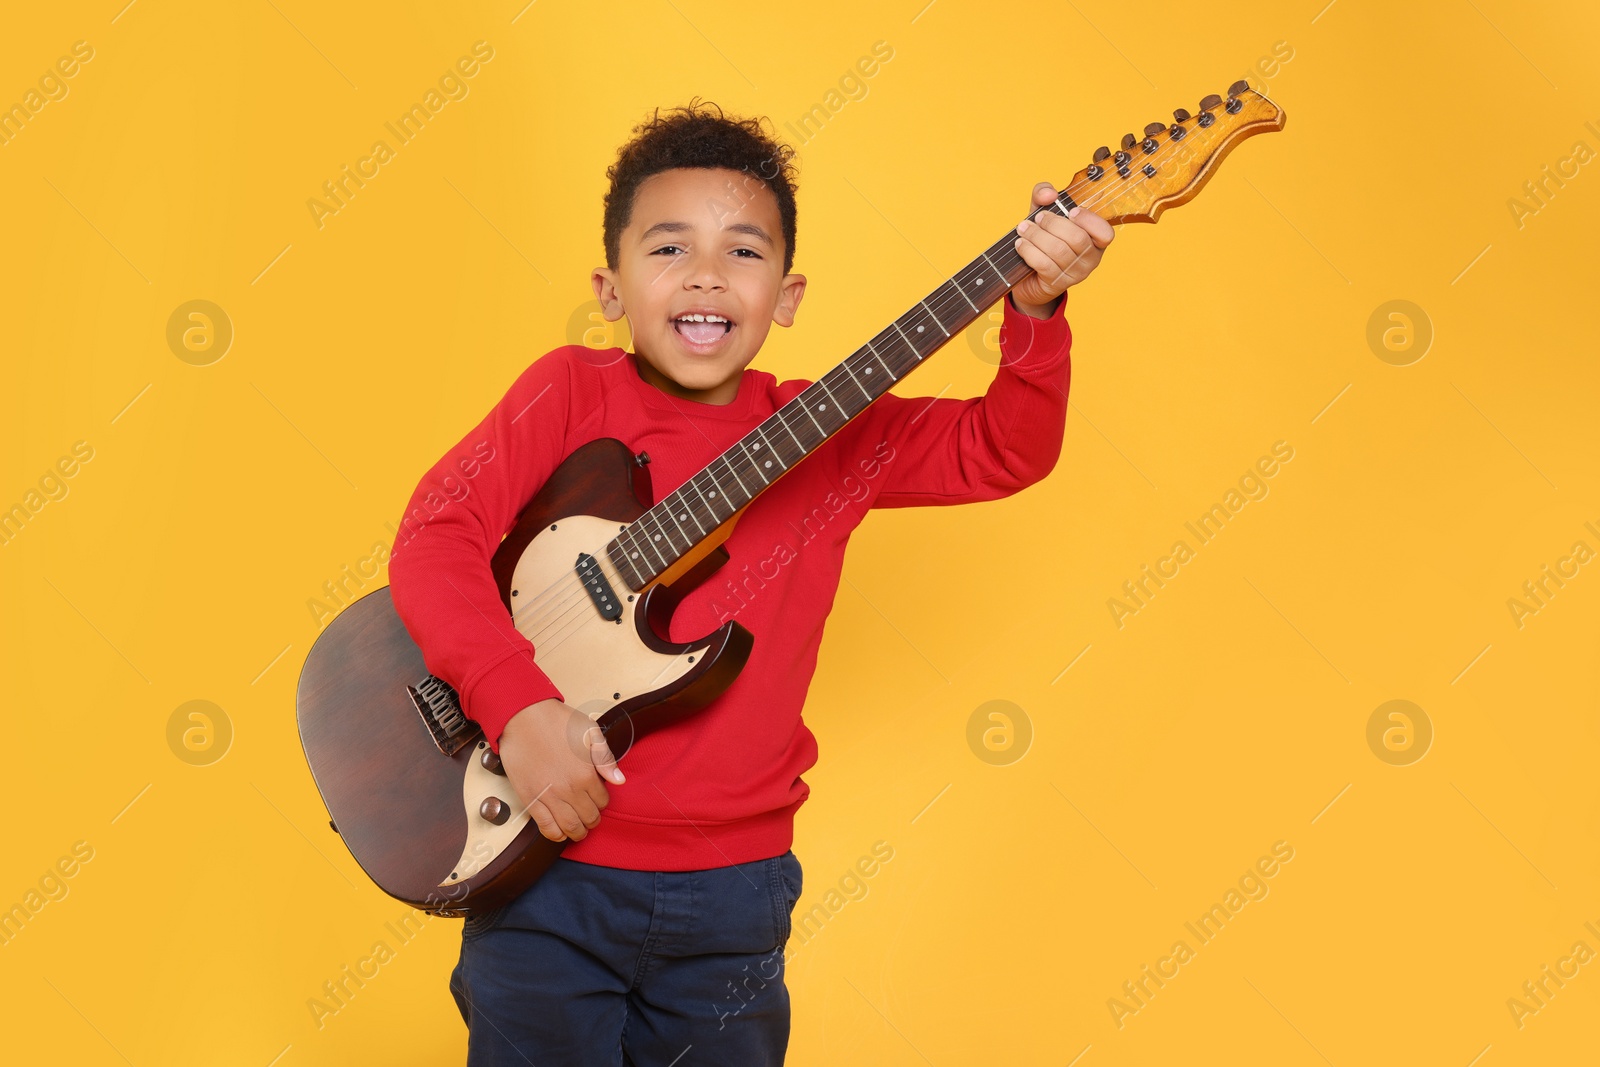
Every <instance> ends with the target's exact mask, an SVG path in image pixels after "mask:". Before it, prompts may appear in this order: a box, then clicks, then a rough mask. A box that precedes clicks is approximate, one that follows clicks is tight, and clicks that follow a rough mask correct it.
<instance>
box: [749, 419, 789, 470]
mask: <svg viewBox="0 0 1600 1067" xmlns="http://www.w3.org/2000/svg"><path fill="white" fill-rule="evenodd" d="M765 425H766V423H762V424H761V426H757V427H756V433H759V434H760V435H761V443H762V444H764V445H766V446H767V451H768V452H770V453H771V454H772V455H773V456H775V457H777V460H778V466H780V467H782V468H783V470H780V471H779V472H778V473H779V474H782V473H783V471H786V470H788V469H789V465H788V464H787V463H785V462H784V461H783V453H781V452H779V451H778V450H777V449H776V448H773V447H772V441H771V439H769V438H768V437H767V431H766V430H764V429H762V427H763V426H765ZM769 462H770V461H769ZM762 477H763V478H764V477H766V475H762Z"/></svg>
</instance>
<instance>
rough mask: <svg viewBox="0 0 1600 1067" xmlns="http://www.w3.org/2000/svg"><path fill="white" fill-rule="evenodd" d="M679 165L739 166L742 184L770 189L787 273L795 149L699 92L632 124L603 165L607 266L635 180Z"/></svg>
mask: <svg viewBox="0 0 1600 1067" xmlns="http://www.w3.org/2000/svg"><path fill="white" fill-rule="evenodd" d="M679 167H705V168H717V167H726V168H728V169H729V170H737V171H743V172H744V173H745V174H747V175H749V176H750V177H749V178H747V179H746V181H747V183H749V182H760V183H761V184H763V185H765V186H766V187H767V188H769V189H771V190H772V193H773V195H774V196H776V197H777V198H778V215H779V217H780V218H781V219H782V221H783V272H784V273H785V274H788V273H789V271H790V269H791V268H792V267H793V266H794V240H795V202H794V190H795V164H794V149H793V148H791V147H789V146H788V145H787V144H784V143H783V142H782V141H779V140H776V139H774V138H772V137H769V136H768V135H767V133H766V132H765V131H764V130H763V129H762V120H761V119H759V118H748V119H740V118H734V117H732V116H729V115H725V114H724V113H723V111H722V108H720V107H718V106H717V105H716V104H714V103H711V102H709V101H707V102H706V103H705V104H704V106H703V107H702V105H701V101H700V98H699V97H695V98H694V99H693V100H690V101H689V103H688V105H687V106H684V107H677V108H672V109H670V110H668V111H667V112H666V114H662V112H661V109H660V108H656V110H655V113H654V114H653V115H652V116H651V117H650V118H649V119H647V120H646V121H644V122H642V123H640V124H639V125H637V126H635V127H634V128H633V138H632V139H631V140H629V141H628V143H627V144H624V145H623V146H622V147H621V148H619V149H618V150H617V161H616V162H615V163H613V164H612V165H611V166H610V167H609V168H607V170H606V177H607V178H608V179H610V181H611V188H610V189H609V190H607V191H606V197H605V245H606V266H608V267H610V268H611V269H612V270H615V269H616V268H617V259H618V255H619V253H620V251H621V245H622V231H623V230H624V229H626V228H627V225H628V220H629V219H630V218H632V216H633V198H634V195H635V194H636V193H637V192H638V190H639V186H640V184H641V183H642V182H643V181H644V180H645V179H646V178H648V177H650V176H651V175H653V174H659V173H661V172H662V171H664V170H674V169H676V168H679Z"/></svg>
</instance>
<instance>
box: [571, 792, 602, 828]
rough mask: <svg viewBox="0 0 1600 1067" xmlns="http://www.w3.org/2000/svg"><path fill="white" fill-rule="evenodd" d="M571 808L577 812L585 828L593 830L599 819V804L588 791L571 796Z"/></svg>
mask: <svg viewBox="0 0 1600 1067" xmlns="http://www.w3.org/2000/svg"><path fill="white" fill-rule="evenodd" d="M572 810H573V811H575V812H577V813H578V818H580V819H582V820H583V825H584V827H585V828H586V829H589V830H593V829H594V827H595V824H596V823H598V822H599V821H600V806H599V805H598V804H596V803H595V802H594V798H593V797H591V796H589V794H588V793H578V794H576V795H574V796H573V798H572Z"/></svg>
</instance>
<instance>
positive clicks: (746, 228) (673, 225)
mask: <svg viewBox="0 0 1600 1067" xmlns="http://www.w3.org/2000/svg"><path fill="white" fill-rule="evenodd" d="M692 229H694V227H693V226H691V225H689V224H688V223H687V222H658V223H656V224H655V225H654V226H652V227H650V228H649V229H648V230H646V231H644V233H641V234H640V235H639V240H640V241H641V242H644V241H648V240H649V239H650V238H651V237H652V236H654V235H655V234H658V233H682V232H683V231H685V230H692ZM723 229H725V230H730V231H732V232H733V233H747V234H749V235H750V236H751V237H754V238H756V239H757V240H759V241H764V242H765V243H766V245H767V247H768V248H771V247H773V243H772V238H771V237H769V236H768V235H767V231H766V230H763V229H762V228H761V227H760V226H757V225H756V224H755V223H753V222H733V223H729V224H728V225H727V226H724V227H723Z"/></svg>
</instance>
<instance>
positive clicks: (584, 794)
mask: <svg viewBox="0 0 1600 1067" xmlns="http://www.w3.org/2000/svg"><path fill="white" fill-rule="evenodd" d="M500 762H501V764H502V765H503V766H504V767H505V772H506V778H507V779H509V780H510V782H511V788H512V789H513V790H515V791H516V794H517V799H518V800H519V801H521V802H522V803H523V804H524V805H525V806H526V808H527V811H528V815H529V817H530V818H532V819H533V821H534V823H535V824H536V825H537V826H538V827H539V832H540V833H541V834H543V835H544V836H545V837H547V838H549V839H550V840H552V841H563V840H567V839H569V838H570V839H571V840H573V841H582V840H583V839H584V838H585V837H587V836H588V835H589V831H590V830H592V829H594V827H595V826H596V825H597V824H598V823H599V822H600V810H601V809H602V808H604V807H605V806H606V805H607V804H608V803H610V800H611V797H610V794H609V793H607V792H606V787H605V783H604V782H602V781H601V775H604V776H605V777H606V778H607V779H609V780H610V781H612V782H616V783H617V784H619V785H620V784H621V783H622V782H624V781H625V780H626V779H624V778H623V776H622V770H621V768H619V767H618V766H617V762H616V758H615V757H614V756H613V755H612V752H611V746H610V745H608V744H607V743H606V739H605V735H604V734H602V733H601V732H600V727H598V726H596V725H595V724H594V723H593V722H592V721H591V720H590V719H589V717H588V716H587V715H585V714H583V712H581V711H579V710H578V709H577V708H573V707H569V706H568V705H566V704H564V703H562V702H561V701H559V700H541V701H539V702H538V703H537V704H530V705H528V706H527V707H525V708H523V709H522V710H521V711H519V712H517V714H516V715H514V716H512V718H511V721H510V722H508V723H506V728H505V731H504V732H503V733H501V735H500Z"/></svg>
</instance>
